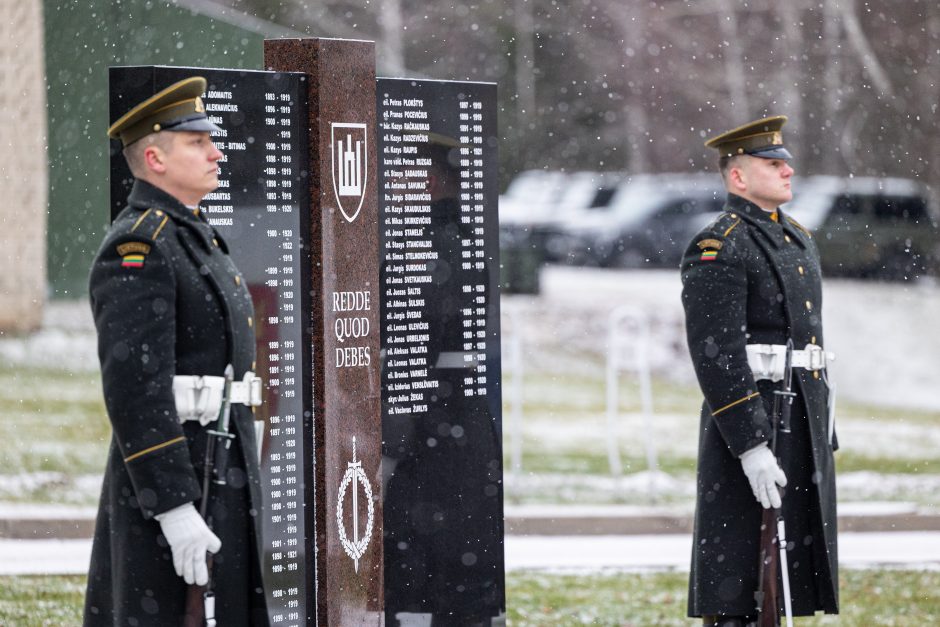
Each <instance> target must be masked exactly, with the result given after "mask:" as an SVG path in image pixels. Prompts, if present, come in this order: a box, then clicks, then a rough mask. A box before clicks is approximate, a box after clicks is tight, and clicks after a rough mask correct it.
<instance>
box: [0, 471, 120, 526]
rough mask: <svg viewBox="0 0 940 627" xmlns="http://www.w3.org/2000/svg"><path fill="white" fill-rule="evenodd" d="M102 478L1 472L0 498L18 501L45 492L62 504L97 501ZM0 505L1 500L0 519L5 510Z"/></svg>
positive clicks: (98, 475) (92, 475)
mask: <svg viewBox="0 0 940 627" xmlns="http://www.w3.org/2000/svg"><path fill="white" fill-rule="evenodd" d="M102 479H103V475H102V474H101V473H97V474H88V475H71V474H66V473H63V472H50V471H44V472H21V473H17V474H9V475H8V474H0V501H19V500H21V499H24V498H26V497H28V496H29V495H33V494H44V495H46V496H47V497H48V498H49V499H52V500H54V501H55V502H57V503H61V504H69V505H72V504H74V505H87V504H89V503H97V502H98V497H99V496H100V495H101V482H102ZM2 505H3V504H2V503H0V519H2V518H3V517H4V513H5V512H4V509H3V507H2Z"/></svg>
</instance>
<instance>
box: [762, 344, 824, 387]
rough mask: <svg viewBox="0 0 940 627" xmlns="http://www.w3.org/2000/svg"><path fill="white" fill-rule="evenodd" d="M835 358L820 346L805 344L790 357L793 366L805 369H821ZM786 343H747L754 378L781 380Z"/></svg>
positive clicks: (784, 362) (785, 359)
mask: <svg viewBox="0 0 940 627" xmlns="http://www.w3.org/2000/svg"><path fill="white" fill-rule="evenodd" d="M835 358H836V356H835V354H834V353H827V352H826V351H824V350H823V348H822V346H817V345H816V344H807V345H806V348H804V349H803V350H795V351H793V353H792V354H791V357H790V365H791V366H792V367H793V368H804V369H806V370H810V371H813V370H822V369H824V368H825V367H826V365H827V364H828V363H829V362H830V361H834V360H835ZM786 361H787V347H786V344H748V345H747V364H748V365H749V366H750V367H751V372H752V373H754V378H755V379H756V380H758V381H760V380H770V381H782V380H783V370H784V368H785V367H786Z"/></svg>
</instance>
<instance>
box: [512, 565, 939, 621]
mask: <svg viewBox="0 0 940 627" xmlns="http://www.w3.org/2000/svg"><path fill="white" fill-rule="evenodd" d="M687 576H688V575H687V574H686V573H651V574H634V573H612V574H589V575H556V574H545V573H539V572H512V573H509V575H508V577H507V581H506V586H507V591H506V595H507V606H508V620H507V624H508V625H512V626H513V627H536V626H538V627H544V626H546V625H606V626H610V627H640V626H644V627H645V626H650V627H667V626H670V625H687V626H690V625H696V624H698V625H701V621H694V620H692V619H687V618H684V617H685V611H686V592H687V587H686V586H687ZM938 586H940V572H935V571H903V570H844V571H843V572H842V582H841V597H842V599H841V601H842V613H841V614H840V615H839V616H822V615H819V616H817V617H815V618H802V619H798V620H795V624H797V625H801V626H806V627H810V626H812V625H843V626H846V627H848V626H853V627H854V626H859V627H861V626H866V627H870V626H872V625H898V626H901V625H903V626H905V627H906V626H907V625H938V624H940V587H938Z"/></svg>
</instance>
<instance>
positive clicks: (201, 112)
mask: <svg viewBox="0 0 940 627" xmlns="http://www.w3.org/2000/svg"><path fill="white" fill-rule="evenodd" d="M205 91H206V79H204V78H203V77H201V76H192V77H190V78H187V79H184V80H181V81H179V82H178V83H173V84H172V85H170V86H169V87H167V88H166V89H164V90H162V91H160V92H159V93H156V94H154V95H153V96H151V97H150V98H147V99H146V100H144V101H143V102H141V103H140V104H138V105H137V106H135V107H132V108H131V110H130V111H128V112H127V113H125V114H124V115H122V116H121V117H120V119H118V121H117V122H115V123H114V124H112V125H111V128H109V129H108V137H110V138H111V139H120V140H121V143H122V144H124V146H125V147H126V146H129V145H130V144H133V143H134V142H135V141H137V140H138V139H141V138H142V137H146V136H147V135H149V134H151V133H158V132H160V131H206V132H210V133H211V132H212V131H220V130H222V129H220V128H219V127H218V126H216V125H215V124H213V123H212V122H211V121H210V120H209V116H207V115H206V107H205V106H204V105H203V104H202V94H203V92H205Z"/></svg>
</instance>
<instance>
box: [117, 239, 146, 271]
mask: <svg viewBox="0 0 940 627" xmlns="http://www.w3.org/2000/svg"><path fill="white" fill-rule="evenodd" d="M149 252H150V244H145V243H144V242H125V243H123V244H118V245H117V254H119V255H120V256H121V257H123V261H121V267H122V268H143V267H144V259H145V258H146V257H147V254H148V253H149Z"/></svg>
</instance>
